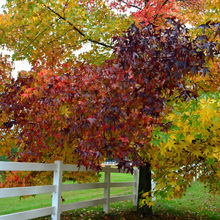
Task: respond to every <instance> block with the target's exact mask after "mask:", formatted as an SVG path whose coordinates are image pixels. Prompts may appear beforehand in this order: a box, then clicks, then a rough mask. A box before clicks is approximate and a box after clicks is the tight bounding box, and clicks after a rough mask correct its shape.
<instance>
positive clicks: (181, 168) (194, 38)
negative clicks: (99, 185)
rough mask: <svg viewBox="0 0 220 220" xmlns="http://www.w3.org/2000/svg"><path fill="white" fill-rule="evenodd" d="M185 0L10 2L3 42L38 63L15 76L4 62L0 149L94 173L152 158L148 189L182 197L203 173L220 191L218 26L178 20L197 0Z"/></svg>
mask: <svg viewBox="0 0 220 220" xmlns="http://www.w3.org/2000/svg"><path fill="white" fill-rule="evenodd" d="M200 2H201V3H202V2H203V1H200ZM205 2H206V1H205ZM207 2H208V1H207ZM182 4H183V3H180V2H179V1H173V0H171V1H164V2H162V1H136V0H134V1H129V2H126V3H125V2H124V1H120V0H118V1H111V2H107V3H105V2H103V1H81V2H79V1H43V0H39V1H37V3H36V1H20V0H8V1H7V10H8V11H7V12H6V13H5V14H4V15H1V18H0V19H1V20H0V25H1V26H0V27H1V29H0V30H1V36H2V38H1V41H0V43H1V45H2V46H6V47H8V48H10V49H13V50H14V51H15V55H14V58H15V59H20V58H27V59H28V60H29V61H30V62H31V63H32V65H33V68H32V70H31V71H30V72H28V73H26V72H21V73H20V74H19V76H18V78H17V79H16V80H15V79H12V78H10V66H9V65H8V63H7V62H6V60H4V58H2V60H3V62H2V63H1V72H2V78H0V79H1V87H0V89H1V90H0V91H1V94H0V108H1V119H0V128H1V152H2V153H1V154H3V155H6V154H7V158H8V159H9V160H15V161H32V162H33V161H37V162H52V161H54V160H57V159H61V160H63V161H64V163H78V164H79V166H80V165H85V166H86V167H88V168H92V169H93V170H95V171H99V170H100V165H101V163H102V162H103V161H104V160H105V159H106V158H114V159H116V160H117V162H118V167H119V168H124V169H127V170H128V171H131V172H132V169H133V167H134V166H141V165H143V164H144V163H146V162H150V163H151V169H152V171H153V173H154V176H153V178H154V180H156V182H157V186H156V192H155V193H160V194H161V195H164V196H166V197H167V198H168V197H173V196H180V195H181V194H182V192H183V191H184V190H185V189H186V187H187V185H189V184H190V182H191V180H192V179H193V177H195V176H197V175H198V174H199V178H200V180H202V181H204V182H208V183H210V184H211V185H212V188H211V189H212V191H213V192H216V191H219V160H220V158H219V145H218V143H219V112H218V108H219V106H218V100H219V95H218V92H217V90H218V83H219V81H217V80H216V79H218V74H217V71H218V64H217V61H218V59H219V44H218V40H219V23H218V22H217V21H215V19H214V20H210V21H205V23H204V24H201V25H200V26H198V27H197V28H196V29H195V28H192V30H188V29H187V28H186V26H185V25H184V24H182V22H183V21H185V18H183V19H182V20H179V19H178V17H181V15H183V14H184V13H185V12H186V10H188V9H189V5H193V4H194V1H193V0H191V1H184V4H183V5H182ZM207 4H208V3H207ZM21 5H22V7H21ZM131 7H132V8H136V9H137V10H136V11H135V12H133V13H132V14H131V15H129V16H128V15H126V14H123V13H122V14H120V13H116V12H115V11H114V10H115V9H118V10H121V11H122V12H126V11H127V10H128V9H129V8H131ZM194 7H195V8H196V7H197V4H194ZM184 10H185V11H184ZM213 10H215V9H213ZM190 16H192V14H190V15H189V17H188V18H189V19H192V17H190ZM192 24H194V23H193V22H192ZM86 43H90V44H91V50H90V51H88V52H84V53H83V54H82V55H80V56H79V57H77V56H76V55H75V54H74V52H75V51H76V50H77V49H80V48H81V47H83V46H84V45H85V44H86ZM209 72H210V73H211V75H210V76H206V75H208V74H209ZM212 75H214V76H215V77H212ZM201 76H203V77H206V78H204V80H203V82H201V81H200V80H201ZM213 81H214V82H215V86H212V85H213V84H212V82H213ZM201 91H203V93H202V92H201ZM207 91H209V92H210V91H211V92H212V93H208V94H207ZM204 92H205V93H206V94H204ZM88 175H89V174H88ZM92 178H94V174H92ZM47 180H48V179H47ZM25 181H26V182H28V183H30V182H31V181H32V182H33V181H38V180H37V178H36V176H34V175H33V173H32V174H31V175H28V176H26V180H25ZM25 181H24V182H25ZM40 181H41V182H44V181H46V179H44V180H42V179H41V180H40ZM5 183H6V182H5ZM145 201H147V199H146V200H143V202H145ZM147 202H149V201H147Z"/></svg>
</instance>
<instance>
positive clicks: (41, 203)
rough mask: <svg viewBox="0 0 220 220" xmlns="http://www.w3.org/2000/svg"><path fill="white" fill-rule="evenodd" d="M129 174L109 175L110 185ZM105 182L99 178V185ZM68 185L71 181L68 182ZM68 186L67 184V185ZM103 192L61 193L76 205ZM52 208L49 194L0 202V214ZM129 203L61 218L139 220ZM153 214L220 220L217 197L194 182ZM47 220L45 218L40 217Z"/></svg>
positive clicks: (123, 190) (125, 190)
mask: <svg viewBox="0 0 220 220" xmlns="http://www.w3.org/2000/svg"><path fill="white" fill-rule="evenodd" d="M132 179H133V177H132V175H129V174H118V173H114V174H111V181H112V182H120V181H121V182H123V181H132ZM103 181H104V177H103V176H102V177H101V180H100V182H103ZM68 183H70V182H68ZM68 183H67V184H68ZM103 191H104V190H103V189H92V190H80V191H72V192H64V193H63V194H62V196H63V198H64V199H65V202H64V203H72V202H79V201H83V200H89V199H95V198H102V197H103ZM131 193H132V187H123V188H111V195H125V194H131ZM46 206H51V194H42V195H37V196H36V197H35V198H33V197H29V198H26V199H20V198H18V197H16V198H6V199H0V215H3V214H9V213H13V212H20V211H24V210H30V209H35V208H41V207H46ZM134 211H135V209H134V208H133V207H132V201H123V202H117V203H112V204H111V213H110V214H109V215H105V214H103V205H99V206H96V207H88V208H84V209H78V210H75V211H72V212H66V213H64V215H63V217H62V219H90V220H91V219H117V220H119V219H123V220H127V219H132V220H134V219H138V217H137V215H136V213H135V212H134ZM153 212H154V214H155V216H154V218H151V219H216V220H217V219H220V196H216V197H215V198H213V197H212V196H211V195H210V193H209V192H208V189H206V188H204V186H203V184H202V183H200V182H195V183H193V184H192V186H191V187H189V189H188V190H187V193H186V195H185V196H183V197H182V198H181V199H173V200H170V201H166V200H163V199H160V198H157V200H156V202H155V205H154V207H153ZM42 219H48V218H42Z"/></svg>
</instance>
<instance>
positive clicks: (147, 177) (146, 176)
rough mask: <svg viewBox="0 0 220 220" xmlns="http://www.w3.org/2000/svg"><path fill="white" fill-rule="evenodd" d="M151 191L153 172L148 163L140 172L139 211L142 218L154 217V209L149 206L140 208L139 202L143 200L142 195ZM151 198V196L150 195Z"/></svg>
mask: <svg viewBox="0 0 220 220" xmlns="http://www.w3.org/2000/svg"><path fill="white" fill-rule="evenodd" d="M150 191H151V170H150V164H149V163H146V164H145V165H144V166H141V167H140V172H139V187H138V205H137V211H138V213H139V214H140V215H141V216H142V217H147V216H151V215H152V207H149V206H147V205H145V206H143V207H140V206H139V202H140V200H141V199H142V194H143V193H146V192H150ZM149 196H151V194H149Z"/></svg>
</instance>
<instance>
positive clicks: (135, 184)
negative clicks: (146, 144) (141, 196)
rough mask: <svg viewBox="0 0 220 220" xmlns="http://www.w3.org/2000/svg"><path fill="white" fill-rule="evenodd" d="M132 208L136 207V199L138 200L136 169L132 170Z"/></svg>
mask: <svg viewBox="0 0 220 220" xmlns="http://www.w3.org/2000/svg"><path fill="white" fill-rule="evenodd" d="M133 182H134V186H133V206H137V199H138V169H137V168H134V174H133Z"/></svg>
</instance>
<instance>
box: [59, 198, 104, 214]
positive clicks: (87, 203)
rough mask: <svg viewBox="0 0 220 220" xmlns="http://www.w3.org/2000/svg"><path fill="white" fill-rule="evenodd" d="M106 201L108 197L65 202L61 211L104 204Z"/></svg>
mask: <svg viewBox="0 0 220 220" xmlns="http://www.w3.org/2000/svg"><path fill="white" fill-rule="evenodd" d="M105 201H106V199H104V198H102V199H93V200H88V201H82V202H77V203H71V204H65V205H62V207H61V211H62V212H65V211H68V210H74V209H80V208H85V207H88V206H95V205H99V204H104V203H105Z"/></svg>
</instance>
